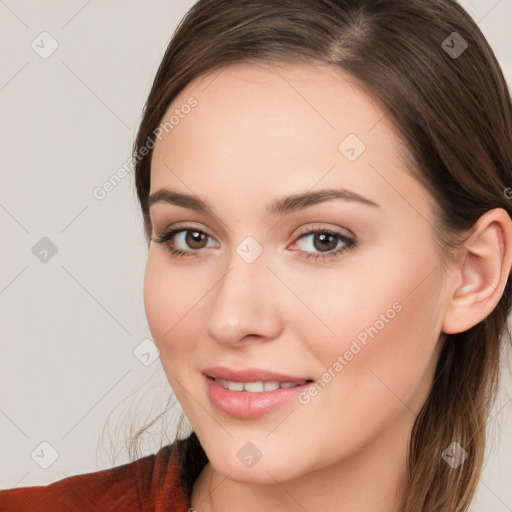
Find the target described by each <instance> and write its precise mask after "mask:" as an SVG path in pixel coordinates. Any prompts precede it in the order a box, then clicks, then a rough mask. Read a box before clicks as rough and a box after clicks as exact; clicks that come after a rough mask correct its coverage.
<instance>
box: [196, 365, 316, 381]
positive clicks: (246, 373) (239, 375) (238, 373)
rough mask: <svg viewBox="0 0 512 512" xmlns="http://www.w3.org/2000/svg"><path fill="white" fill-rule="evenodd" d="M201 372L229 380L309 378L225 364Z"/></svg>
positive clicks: (297, 379) (294, 379)
mask: <svg viewBox="0 0 512 512" xmlns="http://www.w3.org/2000/svg"><path fill="white" fill-rule="evenodd" d="M203 373H204V374H205V375H206V376H207V377H212V378H214V379H224V380H229V381H231V382H299V381H303V380H311V379H310V378H309V377H296V376H294V375H286V374H284V373H277V372H272V371H268V370H263V369H261V368H240V369H235V368H228V367H227V366H212V367H210V368H205V369H204V370H203Z"/></svg>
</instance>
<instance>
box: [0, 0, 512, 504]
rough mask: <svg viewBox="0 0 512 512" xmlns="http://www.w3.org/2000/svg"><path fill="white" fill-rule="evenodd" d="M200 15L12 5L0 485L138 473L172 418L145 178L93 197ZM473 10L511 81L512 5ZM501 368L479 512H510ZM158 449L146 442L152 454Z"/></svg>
mask: <svg viewBox="0 0 512 512" xmlns="http://www.w3.org/2000/svg"><path fill="white" fill-rule="evenodd" d="M192 4H193V2H192V1H188V0H180V1H176V0H172V1H171V0H167V1H163V0H151V1H148V0H144V1H143V0H108V1H102V2H100V1H98V0H96V1H95V0H89V1H86V0H67V1H63V0H62V1H56V0H46V1H45V2H38V1H36V0H31V1H29V0H0V38H1V45H0V47H1V49H2V60H1V62H2V65H1V69H0V129H1V135H0V144H1V172H2V182H1V183H2V186H1V188H0V219H1V226H2V229H1V237H2V238H1V247H2V250H1V275H0V307H1V315H2V316H1V361H0V435H1V437H0V460H1V461H2V462H1V464H0V488H11V487H15V486H20V487H24V486H28V485H43V484H48V483H51V482H54V481H57V480H60V479H62V478H65V477H66V476H71V475H75V474H80V473H88V472H93V471H98V470H100V469H105V468H108V467H111V466H112V465H113V464H112V459H110V458H109V453H110V451H111V450H112V446H114V445H115V446H114V448H115V450H116V452H117V453H118V459H117V460H116V461H115V465H119V464H122V463H126V462H128V461H129V458H128V454H127V453H126V450H123V432H124V430H125V429H129V427H130V425H131V424H132V423H134V424H140V425H142V424H144V423H145V420H147V419H150V418H151V417H152V416H151V414H152V413H153V414H154V415H156V414H158V413H159V412H161V411H162V410H163V408H164V407H165V404H166V400H167V397H168V396H169V388H168V384H167V381H166V379H165V376H164V373H163V371H162V369H161V366H160V360H159V359H158V358H156V359H155V358H154V351H153V352H152V351H151V346H152V343H151V340H150V338H151V335H150V331H149V328H148V326H147V322H146V317H145V313H144V305H143V297H142V283H143V275H144V265H145V259H146V246H145V241H144V235H143V230H142V222H141V215H140V212H139V207H138V203H137V200H136V195H135V188H134V180H133V174H131V173H130V174H129V175H128V176H127V177H126V178H124V179H123V180H122V181H121V182H120V183H119V184H118V185H117V186H116V187H115V188H113V190H111V191H110V192H109V193H108V194H107V195H106V197H105V198H104V199H102V200H99V199H96V198H95V197H94V195H93V190H94V189H95V188H96V187H99V186H102V184H104V183H105V182H106V181H107V180H108V179H109V177H110V176H111V175H112V174H114V173H115V172H116V171H117V170H118V169H119V168H120V167H122V166H123V165H124V164H125V163H126V161H127V159H128V158H129V156H130V149H131V145H132V143H133V138H134V135H135V133H136V130H137V125H138V123H139V121H140V117H141V112H142V108H143V105H144V102H145V100H146V97H147V94H148V92H149V89H150V86H151V83H152V81H153V78H154V75H155V72H156V69H157V66H158V64H159V63H160V60H161V58H162V56H163V52H164V50H165V48H166V46H167V44H168V42H169V39H170V37H171V35H172V33H173V31H174V29H175V28H176V26H177V24H178V22H179V21H180V19H181V18H182V16H183V15H184V14H185V13H186V11H187V10H188V9H189V8H190V7H191V6H192ZM462 4H463V6H464V7H465V8H466V9H467V10H468V11H469V12H470V14H471V15H472V16H473V17H474V18H475V19H476V20H477V21H478V23H479V26H480V28H481V29H482V30H483V32H484V34H485V35H486V36H487V38H488V40H489V42H490V43H491V45H492V47H493V48H494V50H495V52H496V54H497V56H498V59H499V60H500V62H501V64H502V67H503V70H504V72H505V74H506V76H507V80H508V82H509V84H511V82H512V31H511V30H510V20H511V19H512V0H501V1H498V0H473V1H468V0H465V1H463V2H462ZM510 185H512V184H510ZM144 354H146V355H144ZM148 354H150V355H148ZM504 371H505V379H504V381H503V382H502V388H501V394H500V397H499V399H498V402H497V405H496V407H495V412H494V414H493V419H492V420H491V424H490V426H491V430H490V436H489V437H490V441H491V444H490V445H489V456H488V458H487V462H486V466H485V468H484V472H483V475H482V478H481V481H480V485H479V489H478V495H477V499H476V501H475V503H474V505H473V507H472V510H473V511H475V512H476V511H482V512H484V511H485V512H506V511H512V485H511V484H512V476H511V475H512V435H511V434H512V419H511V415H510V410H511V408H512V405H511V396H512V395H511V393H510V390H511V389H512V378H511V376H510V368H509V367H505V368H504ZM134 404H136V406H137V409H134V407H135V405H134ZM113 411H114V412H113ZM111 412H113V416H112V417H111V418H113V419H109V421H108V422H107V418H108V417H109V414H110V413H111ZM116 414H118V416H116ZM123 415H125V416H123ZM130 415H131V416H130ZM116 418H117V419H116ZM156 427H158V428H156V430H155V432H158V430H162V429H163V428H164V427H165V425H164V424H157V425H156ZM170 429H171V430H168V431H169V432H171V434H170V435H171V437H172V423H171V425H170ZM155 435H156V434H155ZM159 443H160V441H159V438H158V436H156V437H155V438H154V439H153V438H152V437H151V436H150V437H149V438H148V439H147V445H146V447H145V448H144V450H145V451H144V453H143V454H149V453H154V452H156V451H157V449H158V448H159V446H160V445H159Z"/></svg>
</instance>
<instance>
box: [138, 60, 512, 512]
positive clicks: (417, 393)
mask: <svg viewBox="0 0 512 512" xmlns="http://www.w3.org/2000/svg"><path fill="white" fill-rule="evenodd" d="M191 96H193V97H194V98H196V99H197V102H198V104H197V106H196V107H195V108H194V109H193V111H192V112H191V113H190V114H189V115H187V116H185V117H184V118H183V119H181V120H180V122H179V124H178V125H176V126H175V127H174V129H173V130H171V131H169V133H168V134H167V135H165V136H164V137H163V138H162V139H161V140H160V141H158V143H157V145H156V148H155V150H154V153H153V157H152V169H151V191H150V193H154V192H156V191H157V190H159V189H161V188H171V189H173V190H176V191H179V192H183V193H188V194H191V193H192V194H193V195H196V196H199V197H200V198H202V199H203V200H205V201H207V202H208V203H209V204H210V205H211V206H212V208H213V210H214V212H215V213H214V215H212V216H207V215H205V214H202V213H198V212H194V211H192V210H188V209H185V208H182V207H179V206H176V205H171V204H166V203H164V202H158V203H155V204H154V205H153V206H152V207H151V209H150V214H151V222H152V226H153V237H155V236H157V235H160V234H162V233H163V232H164V231H165V230H166V229H168V228H170V227H179V226H180V225H182V224H183V222H188V223H191V224H193V227H194V228H196V229H199V230H203V231H204V232H206V233H207V235H208V237H207V238H206V239H204V240H203V242H200V243H198V242H197V241H196V244H195V245H192V246H191V245H187V243H186V239H185V235H187V234H189V235H190V232H185V233H183V232H182V233H181V234H180V235H178V236H177V237H176V238H175V240H174V241H175V244H176V248H178V249H181V250H184V251H193V250H199V251H202V252H201V253H200V254H199V257H195V256H191V257H187V256H186V257H182V258H179V259H177V258H173V257H172V256H171V255H170V253H169V251H168V248H166V246H165V244H162V243H156V242H154V241H152V242H151V244H150V247H149V254H148V260H147V267H146V274H145V282H144V301H145V308H146V314H147V318H148V323H149V326H150V329H151V332H152V335H153V339H154V341H155V343H156V345H157V346H158V348H159V350H160V358H161V361H162V365H163V367H164V370H165V372H166V375H167V378H168V380H169V383H170V385H171V387H172V389H173V391H174V392H175V394H176V396H177V398H178V400H179V402H180V404H181V406H182V408H183V410H184V412H185V414H186V416H187V418H188V419H189V421H190V423H191V425H192V427H193V428H194V430H195V432H196V433H197V435H198V437H199V439H200V441H201V443H202V446H203V447H204V449H205V451H206V453H207V455H208V458H209V460H210V463H209V464H207V465H206V467H205V469H204V470H203V472H202V473H201V474H200V476H199V478H198V479H197V481H196V483H195V486H194V489H193V494H192V503H191V504H192V506H193V507H194V508H195V509H197V510H198V511H200V512H203V511H210V510H215V511H221V510H222V511H224V512H225V511H230V510H239V509H240V506H241V504H243V507H242V508H243V509H244V510H247V511H252V510H255V511H256V510H258V511H261V510H267V511H272V510H283V509H285V510H297V511H299V510H300V511H302V510H304V509H306V510H308V511H309V512H313V511H316V510H322V511H325V510H340V511H344V512H355V511H357V512H365V511H375V510H379V511H381V512H387V511H394V510H396V509H397V506H398V499H399V494H400V492H401V491H402V490H403V488H404V484H405V474H406V473H405V471H406V456H407V442H408V437H409V434H410V431H411V428H412V425H413V422H414V419H415V417H416V415H417V413H418V412H419V410H420V408H421V406H422V404H423V403H424V401H425V399H426V398H427V395H428V393H429V390H430V388H431V385H432V380H433V375H434V369H435V364H436V361H437V359H438V356H439V349H440V347H441V342H442V340H443V337H444V335H443V333H452V332H461V331H464V330H466V329H469V328H470V327H472V326H473V325H475V324H476V323H478V322H479V321H480V320H481V319H483V318H485V316H487V315H488V314H489V313H490V312H491V311H492V309H493V308H494V307H495V305H496V304H497V302H498V300H499V298H500V296H501V294H502V292H503V289H504V287H505V284H506V279H507V276H508V274H509V273H510V267H511V250H510V247H511V238H512V228H511V221H510V218H509V217H508V215H507V213H506V212H505V211H504V210H502V209H495V210H492V211H491V212H488V213H487V214H486V215H484V216H483V217H482V218H481V219H480V221H479V223H478V224H477V225H476V231H475V232H474V234H473V236H472V237H471V238H470V239H468V241H467V243H466V246H465V247H464V249H463V251H462V253H461V256H460V258H459V259H458V261H457V263H456V265H454V266H453V268H450V269H449V270H446V271H443V270H442V266H441V265H442V263H443V261H442V257H441V254H440V252H439V249H438V247H437V245H436V244H435V240H434V238H433V232H432V226H433V224H434V219H433V217H432V214H431V210H430V207H431V205H432V198H431V197H430V196H429V194H428V192H427V191H426V190H425V189H424V188H423V186H422V185H421V184H420V183H419V182H418V181H417V180H415V179H414V178H413V177H412V176H411V175H410V174H408V173H407V167H406V164H405V163H404V159H403V158H402V154H403V153H402V150H403V147H402V146H401V144H400V141H399V140H398V138H397V136H396V135H395V132H394V131H393V127H392V125H391V124H390V122H389V120H388V119H387V118H386V116H385V113H384V112H383V110H382V109H380V108H379V107H378V105H376V104H375V103H374V102H373V101H372V100H371V98H369V97H368V96H366V95H365V94H364V93H363V92H362V91H361V90H360V89H359V88H358V87H357V86H356V85H355V83H354V82H353V81H352V80H350V77H348V76H346V75H342V74H340V73H339V72H335V71H334V70H332V69H327V68H321V67H315V68H314V67H312V66H291V65H290V66H279V67H277V66H268V65H267V66H264V65H257V64H235V65H230V66H228V67H226V68H224V69H223V70H222V71H221V72H219V71H216V72H215V73H213V74H211V75H210V74H207V75H205V76H202V77H200V78H199V79H196V80H195V81H193V82H192V83H190V84H189V85H188V86H187V87H186V88H185V89H184V90H183V91H182V92H181V93H180V95H179V96H178V97H177V98H176V99H175V100H174V101H173V103H172V105H170V107H169V110H168V114H166V115H165V116H164V119H168V117H169V115H170V113H172V111H173V110H174V109H176V108H179V107H180V105H183V104H184V103H186V102H187V100H188V99H189V98H190V97H191ZM348 134H356V135H357V137H358V138H359V139H360V140H361V141H363V142H364V144H365V145H366V149H365V151H364V152H363V153H362V154H361V155H360V156H359V157H358V158H357V159H356V160H355V161H352V162H351V161H349V160H348V159H347V158H346V157H345V156H344V154H342V152H340V150H339V149H338V146H339V144H340V142H342V141H343V140H344V139H345V137H347V135H348ZM331 187H344V188H346V189H348V190H351V191H353V192H356V193H358V194H360V195H362V196H364V197H366V198H368V199H370V200H372V201H374V202H375V203H377V204H378V207H373V206H368V205H365V204H361V203H357V202H349V201H342V200H331V201H327V202H322V203H318V204H316V205H314V206H311V207H308V208H306V209H303V210H299V211H296V212H293V213H289V214H287V215H284V216H277V217H276V216H272V215H270V214H269V213H268V212H267V211H266V210H265V205H266V204H267V203H268V202H270V201H271V200H273V199H275V198H280V197H282V196H287V195H291V194H296V193H301V192H305V191H310V190H314V191H316V190H319V189H323V188H331ZM299 228H311V229H312V230H313V229H317V230H319V231H320V232H323V231H322V229H323V230H325V229H328V230H330V231H337V232H339V233H341V234H344V235H347V236H350V237H352V238H355V239H356V241H357V246H356V247H354V248H351V249H348V250H347V251H345V252H343V253H342V254H341V255H338V256H337V257H333V258H331V259H329V258H328V259H326V260H325V261H324V262H321V260H314V259H306V258H303V257H301V256H300V251H304V252H305V253H309V254H322V253H323V252H327V253H328V252H333V250H335V249H337V248H339V247H342V246H343V242H341V241H338V239H337V238H334V241H333V242H332V244H331V245H329V246H328V247H326V248H325V247H324V248H323V249H322V247H323V246H322V245H321V243H319V242H318V239H317V242H316V244H315V239H314V236H313V235H309V236H305V237H303V238H302V239H299V238H298V232H299ZM189 229H190V228H189ZM192 231H193V229H192ZM247 236H251V237H253V238H254V239H255V240H256V241H257V243H258V244H259V245H260V246H261V248H262V250H263V252H262V253H261V255H260V256H259V257H258V258H257V259H256V260H255V261H254V262H252V263H247V262H246V261H245V260H244V259H242V258H241V257H240V256H239V255H238V254H237V252H236V249H237V247H238V246H239V244H240V243H241V242H242V241H243V240H244V239H245V238H246V237H247ZM191 242H192V243H193V239H192V240H191V239H190V238H189V243H191ZM201 247H202V248H201ZM396 303H398V304H399V305H400V306H401V310H400V311H399V312H396V314H395V315H394V318H392V319H391V320H389V321H388V322H385V326H384V327H383V328H382V329H380V330H379V332H378V334H377V335H376V336H374V337H373V338H369V341H368V343H367V345H366V346H363V348H362V350H360V351H359V352H358V353H357V354H356V355H355V356H354V357H353V358H352V359H351V360H350V361H348V363H347V364H346V365H345V366H344V367H343V369H342V370H341V371H339V372H335V377H333V378H332V379H331V380H330V382H329V383H328V384H327V385H325V387H324V388H323V389H322V390H321V392H319V393H318V394H317V395H316V396H314V397H312V398H311V400H310V401H309V403H307V404H302V403H299V402H298V401H293V402H291V403H289V404H286V405H284V406H282V407H280V408H278V409H277V410H275V411H272V412H271V413H269V414H267V415H265V416H263V417H260V418H256V419H240V418H233V417H230V416H228V415H226V414H224V413H222V412H221V411H219V410H218V409H216V408H215V406H214V405H213V404H212V403H211V402H210V401H209V399H208V397H207V395H206V389H205V386H204V382H203V378H202V375H201V370H202V369H204V368H205V367H207V366H216V365H224V366H228V367H233V368H244V367H257V368H263V369H267V370H273V371H278V372H281V373H286V374H291V375H295V376H301V375H304V376H314V378H315V379H321V378H322V375H323V374H324V372H325V371H326V370H327V369H328V368H330V367H331V368H332V367H333V364H334V363H335V361H336V360H337V357H338V355H343V354H344V353H345V352H346V351H347V350H348V349H349V348H350V346H351V343H352V341H353V340H354V339H355V338H356V336H357V335H358V334H359V333H361V332H362V331H364V329H365V327H369V326H372V325H375V324H376V321H377V320H379V318H382V317H381V316H380V315H381V314H385V313H386V311H387V310H389V309H390V308H392V305H393V304H396ZM360 345H361V344H360ZM247 442H251V443H253V444H254V445H255V446H256V447H257V448H258V449H259V450H260V452H261V453H262V457H261V459H260V460H259V461H258V462H257V463H256V464H255V465H253V466H252V467H246V466H245V465H244V464H242V462H241V461H240V460H239V458H238V457H237V452H238V451H239V450H240V449H241V448H242V447H243V446H244V445H245V444H246V443H247ZM433 456H434V457H437V456H439V454H433Z"/></svg>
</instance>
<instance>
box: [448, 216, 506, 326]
mask: <svg viewBox="0 0 512 512" xmlns="http://www.w3.org/2000/svg"><path fill="white" fill-rule="evenodd" d="M464 248H465V250H464V255H463V256H462V258H461V259H460V263H459V265H458V267H457V273H458V276H457V277H458V279H457V286H456V288H455V289H454V291H453V294H452V296H451V298H450V301H449V304H448V307H447V309H446V313H445V318H444V320H443V332H444V333H446V334H455V333H459V332H464V331H467V330H468V329H470V328H471V327H473V326H475V325H476V324H478V323H479V322H481V321H482V320H483V319H484V318H486V317H487V316H488V315H489V314H490V313H491V312H492V311H493V310H494V308H495V307H496V305H497V304H498V302H499V300H500V298H501V296H502V295H503V291H504V289H505V286H506V284H507V280H508V278H509V276H510V272H511V265H512V220H511V219H510V216H509V215H508V213H507V212H506V211H505V210H504V209H502V208H495V209H494V210H490V211H488V212H486V213H485V214H484V215H482V216H481V217H480V219H479V220H478V221H477V223H476V229H475V230H474V232H473V233H472V235H471V236H470V237H469V238H468V240H467V241H466V243H465V244H464Z"/></svg>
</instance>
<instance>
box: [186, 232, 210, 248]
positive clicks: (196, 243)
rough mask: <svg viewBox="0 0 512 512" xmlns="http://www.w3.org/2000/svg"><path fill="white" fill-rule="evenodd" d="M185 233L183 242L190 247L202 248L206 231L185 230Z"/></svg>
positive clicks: (206, 236)
mask: <svg viewBox="0 0 512 512" xmlns="http://www.w3.org/2000/svg"><path fill="white" fill-rule="evenodd" d="M185 232H186V233H187V235H186V236H185V242H186V244H187V245H188V246H189V247H190V248H191V249H202V248H203V247H204V245H203V242H205V241H206V240H207V238H208V235H207V234H206V233H203V232H202V231H193V230H190V229H189V230H186V231H185Z"/></svg>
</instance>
